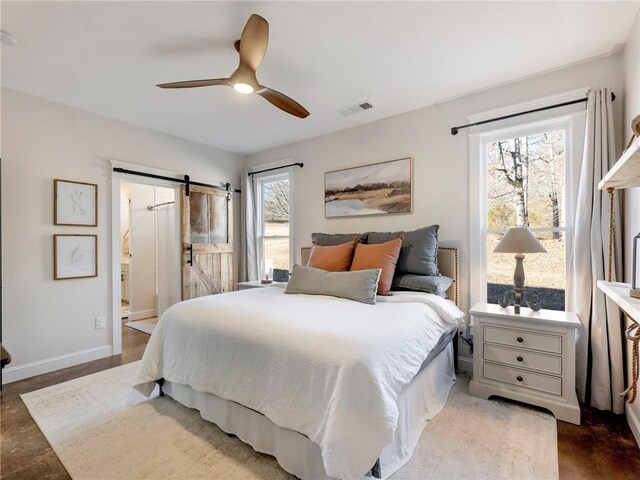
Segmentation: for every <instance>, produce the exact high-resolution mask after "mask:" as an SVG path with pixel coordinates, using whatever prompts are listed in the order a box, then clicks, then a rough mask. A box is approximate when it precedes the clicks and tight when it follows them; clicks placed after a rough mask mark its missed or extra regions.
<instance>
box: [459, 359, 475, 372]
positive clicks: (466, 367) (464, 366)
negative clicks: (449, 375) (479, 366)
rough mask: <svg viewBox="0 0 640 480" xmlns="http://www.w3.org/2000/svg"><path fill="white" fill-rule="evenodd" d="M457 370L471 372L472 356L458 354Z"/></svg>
mask: <svg viewBox="0 0 640 480" xmlns="http://www.w3.org/2000/svg"><path fill="white" fill-rule="evenodd" d="M458 371H459V372H469V373H473V358H469V357H461V356H460V355H458Z"/></svg>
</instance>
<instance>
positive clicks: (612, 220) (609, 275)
mask: <svg viewBox="0 0 640 480" xmlns="http://www.w3.org/2000/svg"><path fill="white" fill-rule="evenodd" d="M613 192H614V190H613V188H611V187H609V188H607V193H608V194H609V264H608V265H607V282H611V281H612V280H611V278H612V276H613V275H612V270H613V241H614V237H615V233H614V228H615V221H616V220H615V216H614V215H615V213H614V211H613V207H614V204H613Z"/></svg>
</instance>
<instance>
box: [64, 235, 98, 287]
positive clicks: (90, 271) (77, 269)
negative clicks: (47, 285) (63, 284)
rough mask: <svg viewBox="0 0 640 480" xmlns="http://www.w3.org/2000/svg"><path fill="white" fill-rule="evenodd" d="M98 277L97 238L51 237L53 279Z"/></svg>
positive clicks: (80, 236)
mask: <svg viewBox="0 0 640 480" xmlns="http://www.w3.org/2000/svg"><path fill="white" fill-rule="evenodd" d="M97 276H98V236H97V235H76V234H60V235H54V236H53V279H54V280H64V279H69V278H86V277H97Z"/></svg>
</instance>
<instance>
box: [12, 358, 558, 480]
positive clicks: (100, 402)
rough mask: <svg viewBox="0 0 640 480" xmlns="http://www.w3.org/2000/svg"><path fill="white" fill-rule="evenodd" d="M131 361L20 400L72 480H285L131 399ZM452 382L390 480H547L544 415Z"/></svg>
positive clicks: (179, 411) (462, 380) (186, 420)
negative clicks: (408, 456) (477, 395)
mask: <svg viewBox="0 0 640 480" xmlns="http://www.w3.org/2000/svg"><path fill="white" fill-rule="evenodd" d="M139 365H140V362H134V363H130V364H127V365H123V366H121V367H117V368H113V369H110V370H105V371H103V372H99V373H96V374H93V375H89V376H86V377H82V378H78V379H76V380H71V381H69V382H66V383H62V384H59V385H54V386H51V387H48V388H44V389H42V390H38V391H35V392H31V393H27V394H25V395H22V400H23V401H24V403H25V404H26V405H27V408H28V409H29V412H30V413H31V416H32V417H33V418H34V419H35V421H36V423H37V424H38V426H39V427H40V429H41V430H42V432H43V433H44V435H45V437H46V438H47V440H48V441H49V443H50V444H51V446H52V447H53V450H54V451H55V452H56V454H57V455H58V457H59V458H60V460H61V461H62V463H63V464H64V466H65V468H66V469H67V471H68V472H69V474H70V475H71V477H72V478H74V479H96V480H97V479H143V478H144V479H187V478H188V479H205V478H206V479H225V480H226V479H234V480H235V479H237V480H253V479H261V480H277V479H291V478H293V477H291V476H290V475H289V474H287V473H286V472H285V471H284V470H282V469H281V468H280V467H279V465H278V463H277V462H276V460H275V459H274V458H273V457H270V456H268V455H263V454H260V453H257V452H255V451H254V450H253V449H252V448H251V447H250V446H248V445H246V444H244V443H242V442H241V441H240V440H238V439H237V438H233V437H229V436H227V435H226V434H225V433H224V432H222V430H220V429H219V428H218V427H216V426H215V425H214V424H212V423H209V422H207V421H206V420H203V419H202V418H201V417H200V415H199V413H198V412H197V411H196V410H192V409H188V408H186V407H184V406H182V405H180V404H179V403H177V402H175V401H174V400H172V399H170V398H169V397H158V396H155V397H153V398H150V399H148V398H145V397H143V396H142V395H140V394H138V393H137V392H135V391H134V390H132V388H131V385H132V384H133V382H134V379H135V376H136V373H137V370H138V368H139ZM468 381H469V379H468V377H466V376H459V378H458V380H457V382H456V385H454V387H453V388H452V389H451V393H450V395H449V400H448V401H447V405H446V406H445V408H444V409H443V410H442V412H440V413H439V414H438V415H437V416H436V417H435V418H434V419H433V420H431V421H430V422H429V423H428V424H427V427H426V429H425V431H424V433H423V435H422V437H421V439H420V443H419V445H418V447H417V448H416V451H415V453H414V455H413V457H412V459H411V460H410V461H409V462H408V463H407V464H406V465H405V466H404V467H403V468H402V469H400V470H399V471H397V472H396V473H395V474H394V475H393V476H392V477H391V478H393V479H394V480H426V479H514V478H517V479H557V478H558V456H557V443H556V436H557V435H556V422H555V420H554V418H553V416H551V415H550V414H547V413H544V412H541V411H538V410H534V409H530V408H528V407H526V406H521V405H516V404H512V403H508V402H503V401H498V400H489V401H488V400H482V399H480V398H475V397H471V396H469V394H468V393H467V388H468Z"/></svg>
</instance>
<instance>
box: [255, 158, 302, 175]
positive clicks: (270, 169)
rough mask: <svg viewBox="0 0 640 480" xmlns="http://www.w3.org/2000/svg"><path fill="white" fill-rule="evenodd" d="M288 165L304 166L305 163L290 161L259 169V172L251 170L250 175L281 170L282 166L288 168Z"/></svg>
mask: <svg viewBox="0 0 640 480" xmlns="http://www.w3.org/2000/svg"><path fill="white" fill-rule="evenodd" d="M288 167H300V168H302V167H304V163H300V162H296V163H290V164H289V165H282V166H281V167H273V168H265V169H264V170H258V171H257V172H249V176H250V177H251V176H253V175H257V174H258V173H264V172H271V171H273V170H280V169H281V168H288Z"/></svg>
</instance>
